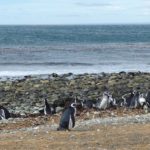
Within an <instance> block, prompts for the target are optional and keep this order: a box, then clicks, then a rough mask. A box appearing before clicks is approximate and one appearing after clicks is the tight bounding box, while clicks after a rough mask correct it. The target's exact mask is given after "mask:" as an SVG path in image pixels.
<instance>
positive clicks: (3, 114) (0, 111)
mask: <svg viewBox="0 0 150 150" xmlns="http://www.w3.org/2000/svg"><path fill="white" fill-rule="evenodd" d="M0 117H1V119H6V117H5V112H4V110H3V109H1V110H0Z"/></svg>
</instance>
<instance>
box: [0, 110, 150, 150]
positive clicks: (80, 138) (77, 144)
mask: <svg viewBox="0 0 150 150" xmlns="http://www.w3.org/2000/svg"><path fill="white" fill-rule="evenodd" d="M136 112H137V111H135V112H132V113H135V114H136ZM114 113H115V112H114ZM116 113H117V112H116ZM116 113H115V114H116ZM85 114H86V113H85ZM85 114H84V119H87V116H88V117H90V116H89V115H87V114H86V115H85ZM90 114H91V113H90ZM119 114H120V115H121V113H119ZM99 115H100V116H102V117H105V115H106V114H103V115H102V114H99ZM107 115H108V114H107ZM130 115H131V114H130ZM81 117H83V116H82V115H81V116H79V117H78V119H81ZM92 117H93V116H92ZM96 117H97V116H96ZM82 119H83V118H82ZM58 122H59V116H58V115H57V116H53V117H45V116H44V117H29V118H25V119H23V120H21V121H18V122H12V123H1V124H0V150H53V149H56V150H76V149H77V150H150V123H145V124H124V125H119V124H118V125H93V126H89V127H88V128H87V127H86V126H85V127H83V129H80V130H79V129H78V128H75V129H73V130H71V131H56V130H51V129H44V128H39V125H42V126H44V125H50V124H52V123H56V124H58ZM29 127H30V128H31V129H32V128H34V130H33V131H32V130H31V131H28V130H20V129H23V128H26V129H27V128H29ZM35 128H37V130H35Z"/></svg>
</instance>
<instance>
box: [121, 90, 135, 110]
mask: <svg viewBox="0 0 150 150" xmlns="http://www.w3.org/2000/svg"><path fill="white" fill-rule="evenodd" d="M133 97H134V92H132V91H131V92H130V93H128V94H125V95H123V96H122V99H123V103H122V104H123V105H124V106H125V107H130V105H131V101H132V99H133Z"/></svg>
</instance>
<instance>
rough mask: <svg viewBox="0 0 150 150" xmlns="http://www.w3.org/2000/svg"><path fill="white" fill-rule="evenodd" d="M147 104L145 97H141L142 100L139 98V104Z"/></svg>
mask: <svg viewBox="0 0 150 150" xmlns="http://www.w3.org/2000/svg"><path fill="white" fill-rule="evenodd" d="M145 102H146V100H145V98H144V97H140V98H139V103H140V104H141V105H143V103H145Z"/></svg>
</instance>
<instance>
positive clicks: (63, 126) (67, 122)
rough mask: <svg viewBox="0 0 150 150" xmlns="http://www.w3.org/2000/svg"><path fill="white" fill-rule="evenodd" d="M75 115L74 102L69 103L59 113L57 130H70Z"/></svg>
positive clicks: (73, 124) (73, 123)
mask: <svg viewBox="0 0 150 150" xmlns="http://www.w3.org/2000/svg"><path fill="white" fill-rule="evenodd" d="M75 115H76V103H71V105H70V106H69V107H68V108H66V109H65V110H64V112H63V113H62V115H61V119H60V124H59V127H58V129H57V130H58V131H59V130H70V129H71V128H73V127H74V126H75Z"/></svg>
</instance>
